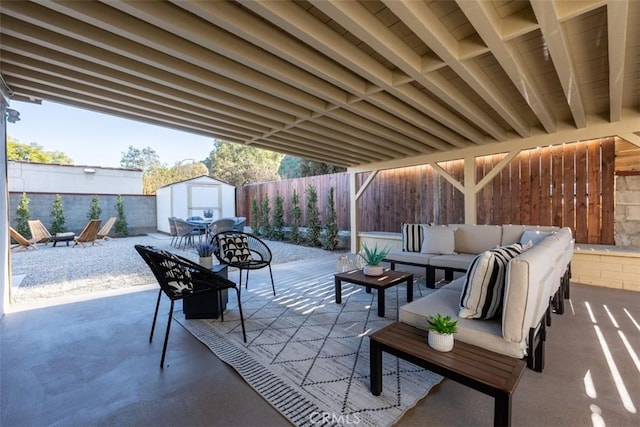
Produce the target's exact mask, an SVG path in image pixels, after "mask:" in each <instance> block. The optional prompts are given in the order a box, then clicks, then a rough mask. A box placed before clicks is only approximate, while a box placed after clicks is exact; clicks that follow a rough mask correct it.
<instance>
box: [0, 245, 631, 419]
mask: <svg viewBox="0 0 640 427" xmlns="http://www.w3.org/2000/svg"><path fill="white" fill-rule="evenodd" d="M335 259H336V257H334V256H329V257H324V258H321V259H314V260H303V261H295V262H293V263H287V264H278V265H276V266H274V275H275V277H276V278H277V279H278V281H280V282H281V281H285V280H288V279H290V278H291V275H292V274H294V273H292V272H298V271H300V270H303V271H305V272H307V273H308V274H309V275H314V276H315V275H318V274H322V273H324V274H325V277H326V280H329V281H332V280H333V273H334V271H335ZM236 276H237V273H234V274H232V275H231V276H230V277H231V279H232V280H237V277H236ZM297 277H298V279H299V280H304V279H303V278H300V277H299V275H297ZM260 282H265V283H267V284H268V283H269V277H268V273H267V272H261V271H258V272H256V274H255V275H254V276H253V278H252V285H251V287H252V288H253V287H255V286H257V284H258V283H260ZM417 292H420V293H422V292H426V289H425V288H424V286H420V290H418V291H417ZM418 295H419V294H418ZM156 296H157V291H156V290H155V289H154V290H147V291H139V292H133V293H125V294H119V295H118V294H114V295H112V296H104V297H103V298H99V299H91V300H85V301H77V302H69V303H67V304H64V305H57V306H52V307H47V308H40V309H35V310H29V311H22V312H17V313H12V314H11V315H8V316H5V318H4V320H3V323H2V331H1V332H2V337H3V338H2V342H1V348H0V351H1V352H2V366H1V371H0V374H1V375H2V382H1V385H0V387H1V390H0V392H1V394H2V396H3V397H2V408H1V409H2V411H0V413H1V414H2V419H1V420H0V421H1V422H2V425H7V426H11V425H95V426H110V425H130V426H133V425H228V426H248V425H263V426H282V425H288V421H287V420H286V419H285V418H284V417H282V416H281V415H280V414H279V413H278V412H277V411H276V410H275V409H273V408H272V407H271V406H270V405H269V404H268V403H267V402H266V401H265V400H263V399H262V397H261V396H260V395H259V394H258V393H256V392H255V391H254V390H252V389H251V387H250V386H248V385H247V383H246V382H245V381H244V380H243V379H242V378H241V377H240V376H239V375H238V374H237V373H236V372H235V371H234V370H233V369H232V368H231V367H229V366H228V365H226V364H225V363H223V362H222V361H220V359H218V358H217V357H216V356H215V355H214V354H213V353H212V352H211V351H209V349H208V348H206V347H205V346H204V345H202V343H200V342H199V341H198V340H197V339H196V338H194V337H193V336H192V335H191V334H190V333H189V332H187V331H186V330H185V329H183V328H181V327H178V325H175V327H174V328H173V330H172V334H171V338H170V341H169V347H168V353H167V363H168V364H167V366H166V367H165V369H164V370H160V369H158V360H159V357H160V352H161V349H162V340H161V339H156V340H154V342H153V344H149V342H148V333H149V327H150V324H151V317H152V314H153V307H154V304H155V298H156ZM167 309H168V301H167V300H166V299H164V300H163V301H162V305H161V308H160V316H161V317H160V318H159V324H160V325H164V323H165V322H166V316H167ZM638 313H640V304H639V303H638V298H637V294H635V293H633V292H629V291H620V290H610V289H603V288H598V287H593V286H585V285H579V284H572V293H571V302H570V304H569V306H568V307H567V310H566V312H565V314H564V315H562V316H558V315H554V316H553V321H552V326H551V328H549V329H548V336H547V350H546V355H547V360H546V367H545V370H544V372H542V373H536V372H534V371H532V370H529V369H527V370H526V371H525V374H524V377H523V378H522V380H521V382H520V385H519V387H518V389H517V391H516V393H515V395H514V397H513V419H512V422H513V425H516V426H532V427H533V426H540V425H547V426H561V425H562V426H585V425H594V426H601V425H610V426H613V425H615V426H631V425H636V424H637V421H638V414H637V408H638V406H640V402H639V401H638V396H640V382H639V381H637V378H638V354H637V342H638V340H637V336H638V333H639V332H638V322H639V320H640V319H638ZM177 315H179V316H182V314H181V313H178V314H177ZM250 323H251V320H249V324H250ZM249 335H251V332H249ZM622 337H625V338H622ZM621 338H622V339H621ZM625 342H626V343H627V344H624V343H625ZM387 357H389V356H387ZM492 408H493V405H492V399H491V398H490V397H489V396H485V395H483V394H481V393H478V392H476V391H474V390H471V389H469V388H467V387H464V386H462V385H460V384H458V383H456V382H454V381H451V380H445V381H443V382H442V383H441V384H440V385H438V386H436V387H435V388H434V389H432V390H431V392H430V393H429V394H428V396H427V397H426V398H425V399H423V400H421V401H420V402H419V403H418V404H417V405H416V406H415V407H414V408H412V409H410V410H409V411H408V412H407V413H406V414H405V415H404V416H403V417H402V418H401V419H400V421H399V422H398V424H397V425H399V426H414V425H415V426H418V425H425V423H426V424H428V425H434V426H440V425H442V426H445V425H446V426H470V425H474V426H481V425H491V424H492V422H493V421H492V420H493V413H492V411H493V409H492Z"/></svg>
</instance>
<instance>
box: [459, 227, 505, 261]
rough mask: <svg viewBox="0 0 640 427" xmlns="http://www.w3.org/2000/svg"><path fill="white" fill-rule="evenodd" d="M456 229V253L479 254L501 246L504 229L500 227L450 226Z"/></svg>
mask: <svg viewBox="0 0 640 427" xmlns="http://www.w3.org/2000/svg"><path fill="white" fill-rule="evenodd" d="M450 227H452V228H455V229H456V232H455V243H456V244H455V251H456V252H458V253H466V254H476V255H477V254H479V253H482V252H484V251H488V250H489V249H493V248H495V247H496V246H500V241H501V237H502V227H501V226H499V225H466V224H460V225H450Z"/></svg>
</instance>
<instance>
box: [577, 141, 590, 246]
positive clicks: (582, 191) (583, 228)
mask: <svg viewBox="0 0 640 427" xmlns="http://www.w3.org/2000/svg"><path fill="white" fill-rule="evenodd" d="M575 165H576V169H575V170H576V172H575V174H576V177H583V179H581V180H576V181H575V185H576V203H575V205H576V242H578V243H587V241H588V240H587V236H588V233H587V179H586V178H587V145H586V144H580V145H578V146H577V147H576V158H575Z"/></svg>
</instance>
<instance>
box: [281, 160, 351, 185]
mask: <svg viewBox="0 0 640 427" xmlns="http://www.w3.org/2000/svg"><path fill="white" fill-rule="evenodd" d="M344 171H346V169H345V168H343V167H340V166H334V165H330V164H328V163H321V162H316V161H314V160H307V159H301V158H300V157H295V156H289V155H287V156H284V158H283V159H282V161H281V162H280V168H279V169H278V173H279V174H280V176H281V177H282V178H283V179H288V178H302V177H305V176H316V175H327V174H330V173H338V172H344Z"/></svg>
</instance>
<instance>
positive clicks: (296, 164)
mask: <svg viewBox="0 0 640 427" xmlns="http://www.w3.org/2000/svg"><path fill="white" fill-rule="evenodd" d="M278 174H279V175H280V177H281V178H282V179H290V178H300V157H296V156H291V155H288V154H287V155H286V156H284V157H283V158H282V160H281V161H280V167H279V168H278Z"/></svg>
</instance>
